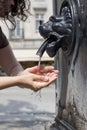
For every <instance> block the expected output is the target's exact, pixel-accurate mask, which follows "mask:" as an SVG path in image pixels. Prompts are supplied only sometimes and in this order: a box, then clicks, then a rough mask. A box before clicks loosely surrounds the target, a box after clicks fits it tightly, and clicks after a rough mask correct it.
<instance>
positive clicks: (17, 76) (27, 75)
mask: <svg viewBox="0 0 87 130" xmlns="http://www.w3.org/2000/svg"><path fill="white" fill-rule="evenodd" d="M29 8H30V1H29V0H0V18H1V19H2V20H3V21H5V23H6V20H9V21H10V22H11V23H12V24H13V26H14V29H15V27H16V23H15V19H14V17H15V16H17V17H19V18H20V19H21V20H23V21H26V19H27V18H28V15H29V14H30V12H29ZM0 66H1V67H2V68H3V69H4V71H5V72H6V73H7V76H1V77H0V89H5V88H9V87H14V86H19V87H21V88H29V89H32V90H34V91H38V90H40V89H41V88H44V87H47V86H48V85H49V84H51V83H52V82H53V81H55V80H56V78H57V75H58V71H57V70H55V69H54V67H52V66H47V67H45V68H42V67H38V66H34V67H31V68H26V69H25V70H24V69H23V67H22V66H21V64H20V63H19V62H18V61H17V60H16V58H15V56H14V54H13V52H12V49H11V47H10V44H9V42H8V40H7V38H6V36H5V34H4V32H3V31H2V29H1V27H0Z"/></svg>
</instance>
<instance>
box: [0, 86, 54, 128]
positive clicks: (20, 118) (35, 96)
mask: <svg viewBox="0 0 87 130" xmlns="http://www.w3.org/2000/svg"><path fill="white" fill-rule="evenodd" d="M54 118H55V85H54V84H51V85H50V86H49V87H47V88H44V89H42V90H41V91H39V92H33V91H32V90H29V89H21V88H19V87H17V86H15V87H13V88H8V89H4V90H0V130H46V128H45V127H46V124H49V123H51V122H53V120H54Z"/></svg>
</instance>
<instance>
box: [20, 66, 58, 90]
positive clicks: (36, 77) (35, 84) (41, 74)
mask: <svg viewBox="0 0 87 130" xmlns="http://www.w3.org/2000/svg"><path fill="white" fill-rule="evenodd" d="M57 75H58V71H57V70H54V67H52V66H47V67H45V68H42V67H38V66H35V67H32V68H27V69H25V70H24V71H23V72H21V73H20V74H19V76H20V78H22V79H21V81H20V85H22V86H24V87H26V88H31V89H32V90H34V91H38V90H40V89H41V88H44V87H47V86H48V85H49V84H51V83H52V82H54V81H55V80H56V79H57Z"/></svg>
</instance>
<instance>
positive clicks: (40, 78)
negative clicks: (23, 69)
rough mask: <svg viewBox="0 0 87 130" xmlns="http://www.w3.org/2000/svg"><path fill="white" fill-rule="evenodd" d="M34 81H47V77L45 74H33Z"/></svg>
mask: <svg viewBox="0 0 87 130" xmlns="http://www.w3.org/2000/svg"><path fill="white" fill-rule="evenodd" d="M33 79H34V81H44V82H47V81H48V80H49V78H48V77H47V76H41V75H35V74H34V75H33Z"/></svg>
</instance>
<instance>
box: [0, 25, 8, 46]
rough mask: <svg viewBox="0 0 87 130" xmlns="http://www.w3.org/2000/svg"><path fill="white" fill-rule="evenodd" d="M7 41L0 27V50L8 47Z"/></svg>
mask: <svg viewBox="0 0 87 130" xmlns="http://www.w3.org/2000/svg"><path fill="white" fill-rule="evenodd" d="M8 44H9V43H8V40H7V38H6V36H5V34H4V33H3V32H2V29H1V27H0V48H4V47H6V46H7V45H8Z"/></svg>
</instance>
